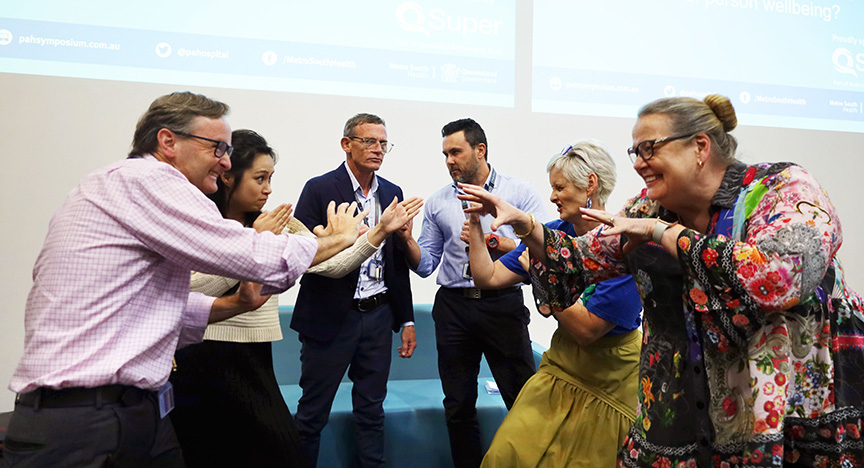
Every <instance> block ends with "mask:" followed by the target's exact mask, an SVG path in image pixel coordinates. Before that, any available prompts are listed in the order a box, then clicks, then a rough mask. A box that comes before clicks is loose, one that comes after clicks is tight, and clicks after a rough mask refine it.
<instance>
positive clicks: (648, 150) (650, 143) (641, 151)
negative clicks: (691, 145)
mask: <svg viewBox="0 0 864 468" xmlns="http://www.w3.org/2000/svg"><path fill="white" fill-rule="evenodd" d="M697 133H698V132H697ZM693 135H696V133H688V134H687V135H678V136H674V137H663V138H657V139H656V140H642V141H640V142H639V143H637V144H636V146H631V147H629V148H627V154H628V155H629V156H630V161H632V162H633V164H636V157H637V156H638V157H641V158H642V160H643V161H648V160H649V159H651V158H652V157H653V156H654V147H655V146H657V144H659V143H669V142H670V141H675V140H681V139H684V138H690V137H692V136H693Z"/></svg>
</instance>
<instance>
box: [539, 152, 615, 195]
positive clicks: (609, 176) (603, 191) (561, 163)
mask: <svg viewBox="0 0 864 468" xmlns="http://www.w3.org/2000/svg"><path fill="white" fill-rule="evenodd" d="M552 169H558V170H559V171H561V174H563V175H564V177H566V178H567V180H569V181H570V182H572V183H573V185H575V186H576V187H578V188H580V189H586V188H588V177H589V176H590V175H591V174H592V173H593V174H595V175H596V176H597V201H598V202H599V203H600V204H605V203H606V200H608V199H609V195H610V194H612V189H614V188H615V180H616V171H615V161H614V160H612V155H611V154H610V153H609V150H608V149H607V148H606V145H604V144H603V143H600V142H599V141H597V140H590V139H586V140H577V141H576V142H574V143H573V144H572V145H569V146H568V147H566V148H564V150H563V151H561V152H560V153H558V154H556V155H554V156H552V159H550V160H549V163H548V164H547V165H546V172H551V171H552Z"/></svg>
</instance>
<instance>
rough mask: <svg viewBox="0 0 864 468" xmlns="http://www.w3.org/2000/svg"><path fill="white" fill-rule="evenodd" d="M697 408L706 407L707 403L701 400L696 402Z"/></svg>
mask: <svg viewBox="0 0 864 468" xmlns="http://www.w3.org/2000/svg"><path fill="white" fill-rule="evenodd" d="M696 408H699V409H705V403H704V402H701V401H697V402H696Z"/></svg>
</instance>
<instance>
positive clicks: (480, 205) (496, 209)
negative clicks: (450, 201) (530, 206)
mask: <svg viewBox="0 0 864 468" xmlns="http://www.w3.org/2000/svg"><path fill="white" fill-rule="evenodd" d="M459 187H460V188H461V189H462V190H463V191H465V193H464V194H459V195H457V197H458V198H459V199H460V200H466V201H469V202H471V205H470V206H469V207H468V208H466V209H465V213H468V214H471V213H477V214H478V215H485V214H489V215H492V216H494V217H495V220H494V221H492V226H491V227H492V230H493V231H497V230H498V228H499V227H501V226H502V225H504V224H510V225H513V224H520V225H521V224H524V223H525V220H526V219H528V215H527V214H525V212H524V211H521V210H519V209H518V208H516V207H515V206H513V205H511V204H509V203H507V202H506V201H504V199H503V198H501V197H499V196H498V195H494V194H492V193H489V192H488V191H487V190H486V189H484V188H483V187H480V186H478V185H471V184H461V183H460V184H459Z"/></svg>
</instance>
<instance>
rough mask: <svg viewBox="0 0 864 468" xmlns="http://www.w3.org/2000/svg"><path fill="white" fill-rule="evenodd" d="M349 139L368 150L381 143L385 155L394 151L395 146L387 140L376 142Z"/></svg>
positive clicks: (350, 137) (372, 140) (367, 139)
mask: <svg viewBox="0 0 864 468" xmlns="http://www.w3.org/2000/svg"><path fill="white" fill-rule="evenodd" d="M348 138H349V139H351V140H357V141H359V142H360V143H363V146H365V147H366V148H374V147H375V145H377V144H379V143H380V144H381V151H383V152H384V153H385V154H386V153H389V152H390V151H392V150H393V147H394V146H395V145H394V144H393V143H390V142H389V141H387V140H376V139H375V138H360V137H356V136H349V137H348Z"/></svg>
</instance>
